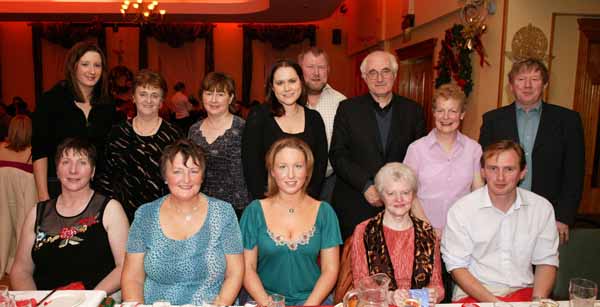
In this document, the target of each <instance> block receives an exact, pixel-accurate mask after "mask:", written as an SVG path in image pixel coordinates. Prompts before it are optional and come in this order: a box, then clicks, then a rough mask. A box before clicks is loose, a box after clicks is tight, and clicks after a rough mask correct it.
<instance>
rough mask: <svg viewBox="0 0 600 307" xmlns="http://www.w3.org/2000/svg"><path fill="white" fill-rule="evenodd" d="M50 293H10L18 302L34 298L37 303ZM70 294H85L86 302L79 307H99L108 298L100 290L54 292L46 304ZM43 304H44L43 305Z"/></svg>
mask: <svg viewBox="0 0 600 307" xmlns="http://www.w3.org/2000/svg"><path fill="white" fill-rule="evenodd" d="M48 293H50V291H10V294H12V295H14V296H15V298H16V299H17V300H24V299H29V298H34V299H35V300H36V301H40V300H41V299H42V298H44V296H46V295H47V294H48ZM69 293H73V294H74V293H77V294H79V293H83V294H84V295H85V301H83V303H81V304H80V305H78V307H98V305H100V303H101V302H102V300H103V299H104V298H105V297H106V292H104V291H99V290H64V291H61V290H59V291H56V292H54V293H53V294H52V295H51V296H50V297H49V298H48V299H46V300H45V302H49V301H52V297H54V296H57V297H58V296H59V294H61V295H62V294H69ZM42 304H43V303H42Z"/></svg>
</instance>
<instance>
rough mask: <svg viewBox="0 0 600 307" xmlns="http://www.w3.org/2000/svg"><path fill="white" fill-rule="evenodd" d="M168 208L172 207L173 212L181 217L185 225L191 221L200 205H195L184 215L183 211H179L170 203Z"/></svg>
mask: <svg viewBox="0 0 600 307" xmlns="http://www.w3.org/2000/svg"><path fill="white" fill-rule="evenodd" d="M169 206H170V207H173V208H174V209H175V212H177V214H179V215H183V218H184V220H185V222H186V223H189V222H190V221H191V220H192V217H193V216H194V214H195V213H196V212H197V211H198V209H200V205H199V204H196V205H194V206H193V207H192V210H190V211H189V212H187V213H186V212H183V210H181V208H179V207H177V206H175V205H173V204H172V203H171V202H170V201H169Z"/></svg>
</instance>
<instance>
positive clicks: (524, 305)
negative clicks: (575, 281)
mask: <svg viewBox="0 0 600 307" xmlns="http://www.w3.org/2000/svg"><path fill="white" fill-rule="evenodd" d="M557 303H558V304H559V305H560V307H570V306H569V301H557ZM510 304H511V305H512V306H513V307H529V305H531V304H532V302H518V303H512V302H511V303H510ZM477 305H479V307H494V303H477ZM461 306H462V304H436V305H435V307H461Z"/></svg>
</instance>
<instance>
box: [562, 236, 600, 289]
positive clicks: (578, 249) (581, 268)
mask: <svg viewBox="0 0 600 307" xmlns="http://www.w3.org/2000/svg"><path fill="white" fill-rule="evenodd" d="M558 252H559V266H558V272H557V275H556V282H555V284H554V290H553V291H552V293H553V298H554V299H555V300H568V299H569V280H570V279H571V278H575V277H581V278H586V279H589V280H593V281H595V282H596V283H597V284H600V265H598V261H599V259H600V229H599V228H575V229H572V230H571V231H570V234H569V242H568V243H566V244H563V245H561V246H560V247H559V248H558Z"/></svg>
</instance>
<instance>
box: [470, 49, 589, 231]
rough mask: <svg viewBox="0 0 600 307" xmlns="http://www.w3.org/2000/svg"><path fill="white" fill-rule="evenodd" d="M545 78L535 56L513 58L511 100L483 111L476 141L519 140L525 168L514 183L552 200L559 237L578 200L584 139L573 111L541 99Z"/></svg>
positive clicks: (546, 73) (567, 223)
mask: <svg viewBox="0 0 600 307" xmlns="http://www.w3.org/2000/svg"><path fill="white" fill-rule="evenodd" d="M548 78H549V77H548V69H547V68H546V66H545V65H544V63H542V62H541V61H539V60H537V59H526V60H523V61H519V62H515V63H514V64H513V67H512V69H511V71H510V73H509V74H508V79H509V82H510V88H511V91H512V93H513V95H514V97H515V101H514V102H513V103H512V104H510V105H508V106H504V107H502V108H499V109H496V110H492V111H489V112H487V113H485V114H484V115H483V124H482V126H481V133H480V135H479V143H480V144H481V146H482V147H484V148H485V147H486V146H487V145H489V144H491V143H494V142H496V141H499V140H504V139H510V140H514V141H516V142H519V143H520V144H521V146H522V147H523V149H524V151H525V160H526V162H527V174H526V175H525V178H524V179H523V180H522V181H521V183H520V185H519V186H520V187H521V188H524V189H527V190H530V191H532V192H534V193H536V194H539V195H541V196H543V197H545V198H546V199H548V200H549V201H550V202H551V203H552V205H553V206H554V211H555V213H556V226H557V228H558V233H559V236H560V241H561V243H562V242H565V241H567V240H568V238H569V226H570V225H573V223H574V222H575V215H576V214H577V208H578V207H579V202H580V200H581V193H582V190H583V176H584V167H585V165H584V150H585V148H584V145H585V144H584V140H583V128H582V125H581V118H580V116H579V113H577V112H575V111H573V110H569V109H566V108H563V107H560V106H557V105H553V104H549V103H547V102H544V101H543V100H542V95H543V93H544V89H545V88H546V86H547V84H548Z"/></svg>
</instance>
